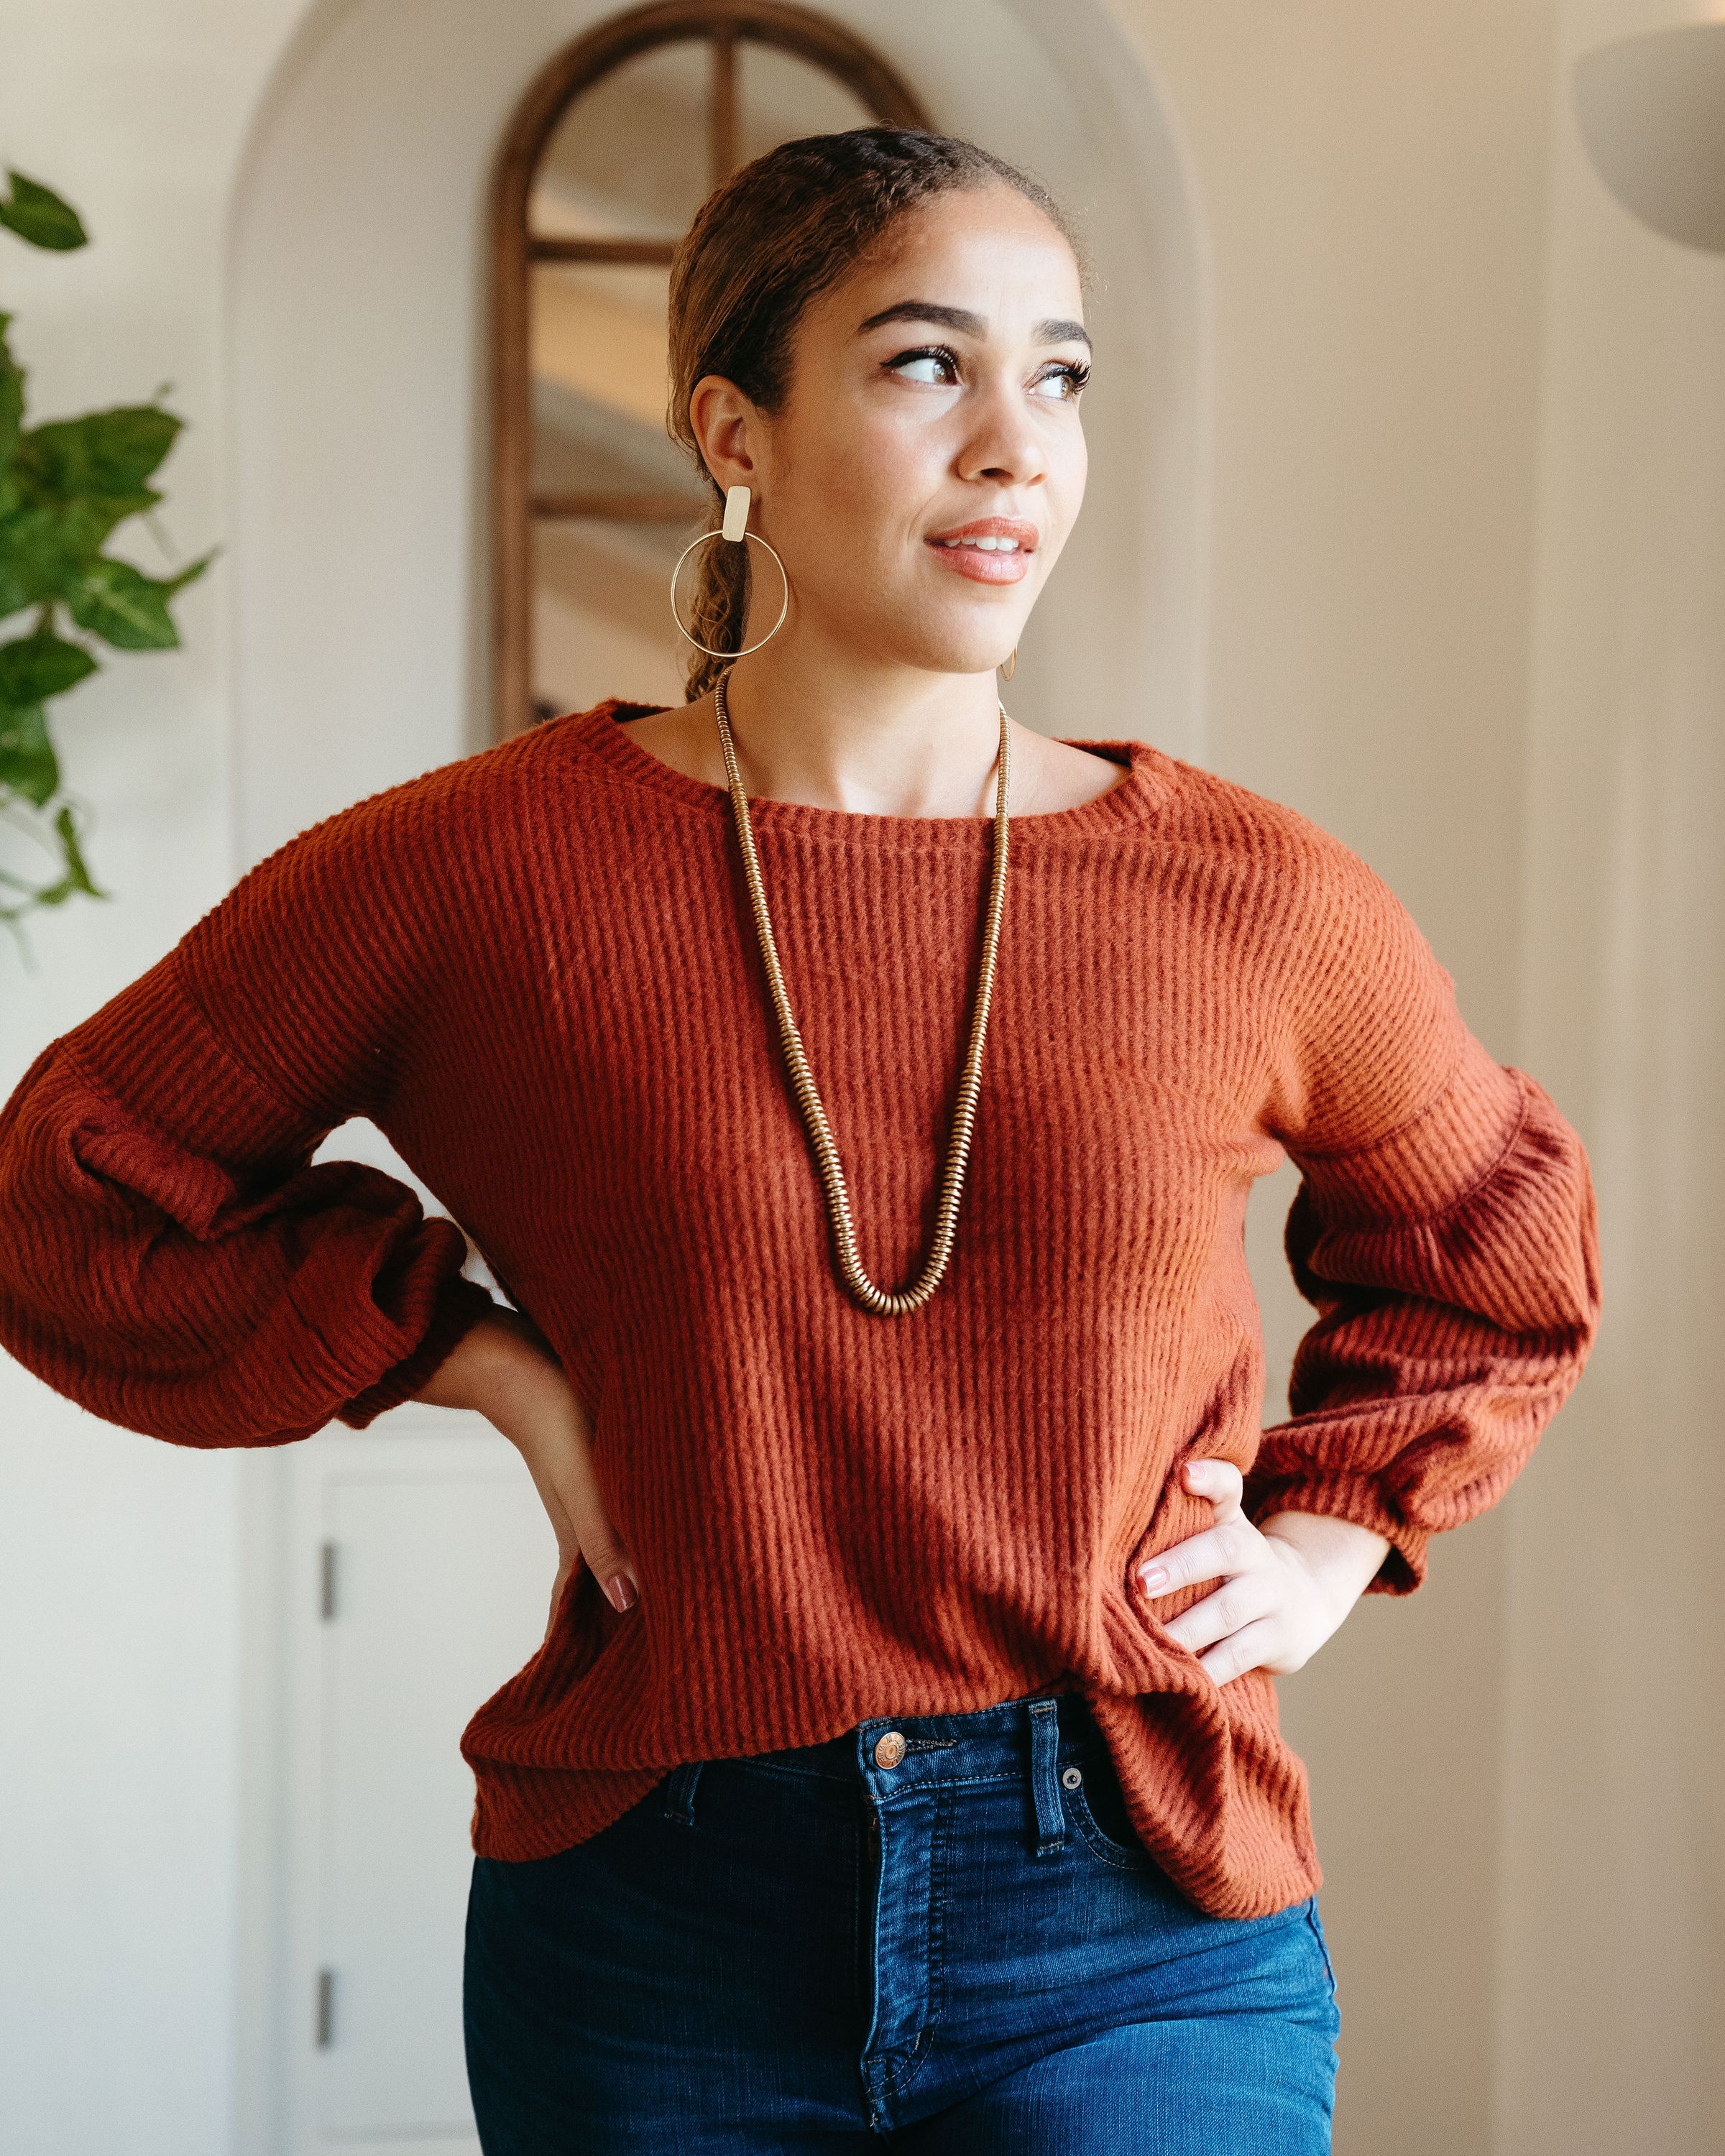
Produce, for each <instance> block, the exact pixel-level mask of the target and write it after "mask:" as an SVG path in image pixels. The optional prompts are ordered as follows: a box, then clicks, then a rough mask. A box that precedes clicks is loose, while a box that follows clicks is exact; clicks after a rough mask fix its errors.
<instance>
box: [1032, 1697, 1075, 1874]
mask: <svg viewBox="0 0 1725 2156" xmlns="http://www.w3.org/2000/svg"><path fill="white" fill-rule="evenodd" d="M1059 1756H1060V1702H1059V1700H1058V1699H1033V1700H1032V1701H1031V1702H1030V1788H1031V1792H1032V1794H1034V1798H1035V1800H1036V1832H1037V1842H1036V1854H1037V1855H1038V1856H1054V1855H1055V1853H1056V1851H1059V1850H1060V1849H1061V1848H1063V1847H1064V1846H1065V1840H1066V1812H1065V1806H1064V1805H1063V1804H1061V1802H1060V1782H1059V1780H1058V1779H1057V1778H1056V1776H1055V1761H1056V1760H1057V1759H1058V1758H1059Z"/></svg>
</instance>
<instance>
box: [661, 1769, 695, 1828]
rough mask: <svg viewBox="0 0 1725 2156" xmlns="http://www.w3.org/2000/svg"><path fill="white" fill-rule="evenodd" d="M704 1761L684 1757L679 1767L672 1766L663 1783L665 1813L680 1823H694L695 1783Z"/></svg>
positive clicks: (684, 1824) (687, 1824)
mask: <svg viewBox="0 0 1725 2156" xmlns="http://www.w3.org/2000/svg"><path fill="white" fill-rule="evenodd" d="M703 1764H704V1762H703V1761H701V1760H700V1759H685V1761H684V1762H683V1763H682V1765H681V1766H680V1767H673V1768H672V1769H671V1771H670V1774H669V1775H668V1776H667V1778H666V1780H665V1817H666V1818H667V1819H668V1820H676V1821H678V1823H679V1824H680V1825H683V1826H693V1825H694V1824H695V1784H696V1783H697V1782H698V1781H699V1780H700V1779H701V1767H702V1766H703Z"/></svg>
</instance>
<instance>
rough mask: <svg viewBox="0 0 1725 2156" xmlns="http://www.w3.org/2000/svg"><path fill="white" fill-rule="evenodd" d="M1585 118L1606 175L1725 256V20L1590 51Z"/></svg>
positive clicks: (1614, 187)
mask: <svg viewBox="0 0 1725 2156" xmlns="http://www.w3.org/2000/svg"><path fill="white" fill-rule="evenodd" d="M1574 93H1575V112H1576V117H1577V119H1578V120H1579V122H1580V125H1581V135H1582V140H1583V141H1584V142H1585V143H1586V145H1587V149H1588V154H1589V157H1591V158H1592V159H1593V162H1594V169H1595V170H1596V171H1597V172H1598V173H1599V177H1600V178H1601V179H1602V180H1603V181H1604V182H1605V185H1606V186H1607V187H1609V188H1610V190H1611V192H1612V193H1613V194H1614V195H1615V196H1616V198H1617V199H1618V200H1619V201H1620V203H1622V204H1623V205H1624V207H1625V208H1626V209H1629V210H1631V211H1633V212H1634V213H1635V215H1636V216H1637V217H1638V218H1640V219H1641V220H1642V221H1643V223H1647V224H1651V226H1652V227H1653V228H1654V230H1655V231H1656V232H1662V233H1663V234H1665V235H1666V238H1667V239H1676V240H1681V242H1682V243H1683V244H1684V245H1686V246H1688V247H1703V248H1707V249H1711V250H1712V251H1713V252H1715V253H1717V254H1725V22H1703V23H1678V24H1676V25H1673V26H1672V27H1671V28H1666V29H1660V30H1650V31H1646V32H1644V33H1642V34H1641V35H1640V36H1638V37H1632V38H1622V39H1620V40H1619V41H1618V42H1616V43H1615V44H1609V45H1602V46H1599V48H1597V49H1595V50H1594V51H1593V52H1590V53H1586V54H1583V56H1582V57H1581V59H1579V60H1578V61H1577V62H1576V64H1575V71H1574Z"/></svg>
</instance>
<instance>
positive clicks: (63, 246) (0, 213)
mask: <svg viewBox="0 0 1725 2156" xmlns="http://www.w3.org/2000/svg"><path fill="white" fill-rule="evenodd" d="M6 177H7V178H8V180H10V181H11V182H12V199H11V200H10V201H9V202H0V224H3V225H5V226H6V227H7V228H8V230H9V231H12V232H15V233H16V234H18V238H19V239H27V240H28V241H29V243H30V244H31V246H32V247H49V248H53V249H54V250H55V251H56V252H57V253H60V254H64V253H66V252H67V251H68V250H69V249H72V248H74V247H82V246H84V245H85V244H87V242H88V240H89V239H90V234H88V233H87V232H86V231H85V229H84V227H83V225H82V223H80V221H79V217H78V213H77V211H76V210H75V209H74V208H73V207H72V205H71V204H70V203H67V202H62V201H61V200H60V198H59V196H58V195H57V194H55V193H54V190H53V189H52V188H51V187H44V186H43V185H42V184H41V183H40V182H39V181H37V180H27V179H26V178H25V177H24V176H23V173H22V172H12V171H11V170H9V169H8V172H7V175H6Z"/></svg>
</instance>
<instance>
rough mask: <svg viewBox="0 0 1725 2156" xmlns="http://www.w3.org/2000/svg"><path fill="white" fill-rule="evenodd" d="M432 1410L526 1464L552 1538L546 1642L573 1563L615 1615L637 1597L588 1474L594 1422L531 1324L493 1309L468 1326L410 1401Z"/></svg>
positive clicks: (625, 1557)
mask: <svg viewBox="0 0 1725 2156" xmlns="http://www.w3.org/2000/svg"><path fill="white" fill-rule="evenodd" d="M414 1397H415V1399H422V1400H425V1401H428V1402H429V1404H431V1405H432V1406H433V1407H446V1408H473V1409H476V1410H477V1412H478V1413H479V1414H482V1415H484V1416H485V1419H486V1420H487V1421H488V1422H490V1423H491V1424H494V1425H495V1427H496V1428H497V1429H498V1430H501V1432H502V1433H503V1435H504V1436H505V1437H506V1438H507V1439H508V1440H509V1441H510V1443H511V1445H514V1447H515V1448H516V1451H517V1452H519V1453H520V1454H521V1457H522V1459H523V1460H526V1463H527V1472H528V1473H529V1474H530V1475H531V1476H532V1478H533V1486H534V1487H535V1489H536V1490H537V1491H538V1492H539V1498H540V1502H541V1503H542V1505H543V1506H544V1507H545V1510H546V1513H547V1517H549V1519H550V1521H551V1524H552V1530H553V1532H555V1533H556V1536H557V1578H556V1580H555V1581H554V1583H553V1584H552V1590H551V1612H550V1614H549V1615H548V1616H547V1619H546V1624H545V1637H546V1638H547V1640H548V1639H549V1638H550V1637H551V1628H552V1625H553V1624H554V1623H555V1622H556V1620H557V1602H558V1600H559V1599H560V1597H561V1596H562V1591H563V1584H564V1582H565V1581H566V1580H567V1578H568V1577H569V1575H570V1573H572V1572H573V1571H574V1569H575V1565H576V1561H577V1560H578V1558H579V1559H584V1560H585V1562H586V1563H587V1566H588V1570H589V1571H590V1572H591V1573H593V1577H594V1578H596V1579H597V1580H598V1581H599V1582H600V1584H602V1585H603V1588H604V1590H605V1594H606V1596H607V1598H608V1599H609V1601H610V1602H611V1603H612V1604H613V1605H614V1607H615V1608H616V1609H619V1610H621V1609H629V1608H630V1607H632V1606H633V1604H634V1601H635V1599H636V1598H637V1595H638V1594H639V1584H638V1582H637V1580H636V1578H635V1570H634V1559H633V1558H631V1557H630V1556H629V1552H628V1550H627V1549H626V1548H625V1547H624V1542H623V1537H621V1536H620V1535H619V1533H618V1532H617V1530H616V1529H615V1528H614V1527H613V1526H612V1524H611V1522H610V1521H609V1520H608V1518H607V1517H606V1514H605V1507H604V1502H603V1499H602V1498H601V1496H600V1495H599V1485H598V1476H597V1475H596V1473H595V1472H594V1470H593V1424H592V1423H591V1421H590V1420H589V1419H588V1414H587V1410H586V1409H585V1408H583V1405H582V1404H581V1402H580V1401H579V1400H578V1399H577V1398H576V1397H575V1393H574V1390H573V1389H572V1386H571V1385H570V1383H569V1381H568V1379H567V1377H565V1376H564V1374H563V1367H562V1363H559V1362H558V1360H557V1357H556V1355H555V1354H554V1353H552V1349H551V1347H550V1345H549V1343H548V1342H547V1340H546V1338H545V1336H544V1334H543V1333H542V1332H540V1330H539V1328H538V1327H537V1326H536V1325H535V1324H534V1323H533V1322H532V1321H531V1319H530V1318H527V1317H523V1316H522V1315H521V1312H518V1311H514V1310H506V1309H505V1308H503V1307H502V1306H501V1305H500V1306H499V1307H498V1310H497V1312H496V1314H495V1317H482V1318H480V1321H479V1322H478V1323H477V1324H476V1325H472V1326H470V1327H469V1328H468V1329H467V1331H466V1332H465V1333H463V1335H462V1336H461V1338H460V1339H459V1341H458V1342H456V1344H455V1346H454V1347H453V1348H451V1349H450V1351H449V1353H448V1354H447V1355H446V1356H445V1357H444V1359H443V1361H442V1362H441V1363H439V1366H438V1368H437V1369H436V1370H435V1371H434V1373H433V1375H432V1377H431V1378H430V1380H429V1383H427V1384H426V1385H425V1386H424V1389H422V1390H421V1391H420V1392H418V1393H417V1394H415V1395H414Z"/></svg>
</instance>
